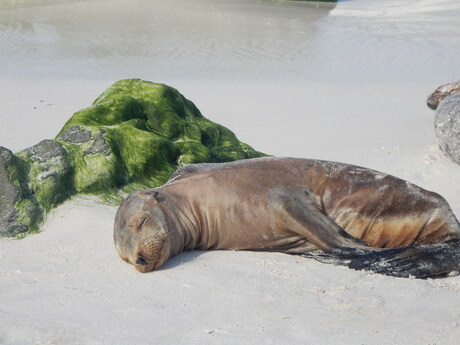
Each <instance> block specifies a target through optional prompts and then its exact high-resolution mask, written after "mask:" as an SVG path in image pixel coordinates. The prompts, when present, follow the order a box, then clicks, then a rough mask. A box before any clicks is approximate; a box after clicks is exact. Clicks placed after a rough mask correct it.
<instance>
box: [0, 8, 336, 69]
mask: <svg viewBox="0 0 460 345" xmlns="http://www.w3.org/2000/svg"><path fill="white" fill-rule="evenodd" d="M7 3H8V2H7ZM9 3H12V1H9ZM17 3H18V4H17V5H7V4H4V5H3V6H2V5H0V49H1V50H2V51H3V54H1V55H0V66H1V67H0V69H1V73H2V75H4V76H5V75H6V76H27V77H34V76H38V77H43V76H44V75H45V74H46V75H48V76H58V77H91V78H101V77H112V76H116V75H121V74H122V73H123V72H125V73H131V74H143V73H145V72H146V71H148V72H150V73H156V74H157V75H160V76H171V75H174V76H181V77H186V78H187V77H193V76H202V77H219V76H222V75H227V76H235V74H236V75H237V76H238V75H248V74H249V75H256V76H257V75H259V74H261V73H262V74H263V73H265V72H267V71H273V70H275V71H276V70H281V71H282V70H289V69H290V67H289V65H290V64H291V63H292V62H293V61H295V60H296V59H297V58H298V57H299V56H302V55H303V54H304V53H305V50H308V46H309V41H310V40H311V39H312V37H314V35H315V34H316V32H317V29H316V27H315V23H316V22H317V21H318V20H320V19H321V18H324V17H325V16H327V15H328V13H329V12H330V10H331V9H332V8H333V7H334V6H335V4H320V3H316V4H311V3H308V2H287V1H281V2H280V1H258V0H244V1H243V0H226V1H223V0H195V1H190V0H173V1H171V0H156V1H147V0H133V1H129V2H126V1H120V0H114V1H97V0H96V1H41V2H36V1H34V2H32V1H22V2H20V1H18V2H17ZM0 4H1V2H0ZM19 66H21V68H18V67H19Z"/></svg>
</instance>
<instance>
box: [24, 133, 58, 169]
mask: <svg viewBox="0 0 460 345" xmlns="http://www.w3.org/2000/svg"><path fill="white" fill-rule="evenodd" d="M27 150H28V151H29V153H30V158H31V159H32V160H33V161H34V162H39V163H43V162H46V161H49V160H51V159H52V158H56V157H64V156H65V154H66V150H65V149H64V148H63V147H62V146H61V145H59V144H57V143H56V142H54V141H52V140H49V139H45V140H42V141H40V142H39V143H38V144H36V145H34V146H32V147H30V148H28V149H27Z"/></svg>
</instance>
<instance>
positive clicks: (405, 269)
mask: <svg viewBox="0 0 460 345" xmlns="http://www.w3.org/2000/svg"><path fill="white" fill-rule="evenodd" d="M303 256H305V257H310V258H314V259H316V260H318V261H321V262H325V263H332V264H335V265H345V266H348V267H350V268H352V269H355V270H366V271H372V272H375V273H380V274H385V275H389V276H394V277H415V278H430V277H442V276H446V275H449V274H451V273H454V272H458V271H459V270H460V239H453V240H450V241H447V242H443V243H437V244H431V245H412V246H408V247H401V248H393V249H386V250H381V251H375V252H371V253H366V254H364V255H359V254H358V255H356V254H354V253H349V254H347V253H345V252H344V251H337V252H331V253H322V252H319V251H316V252H311V253H305V254H303Z"/></svg>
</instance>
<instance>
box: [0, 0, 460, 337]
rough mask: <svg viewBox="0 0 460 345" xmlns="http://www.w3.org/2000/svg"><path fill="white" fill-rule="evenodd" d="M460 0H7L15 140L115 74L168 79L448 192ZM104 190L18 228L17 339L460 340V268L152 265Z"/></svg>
mask: <svg viewBox="0 0 460 345" xmlns="http://www.w3.org/2000/svg"><path fill="white" fill-rule="evenodd" d="M459 13H460V4H459V3H458V1H456V0H442V1H440V0H438V1H434V0H383V1H382V0H380V1H377V0H350V1H342V2H338V3H337V4H318V3H315V4H308V3H301V2H282V1H262V0H260V1H257V0H246V1H243V0H227V1H223V0H156V1H147V0H134V1H130V2H129V3H128V2H126V1H119V0H115V1H57V0H55V1H52V0H49V1H32V0H29V1H27V0H24V1H3V2H1V1H0V52H1V53H0V73H1V76H2V77H1V79H0V120H1V125H0V145H1V146H4V147H7V148H9V149H10V150H12V151H19V150H22V149H24V148H26V147H29V146H31V145H34V144H36V143H37V142H39V141H40V140H42V139H45V138H53V137H54V136H55V135H56V134H57V133H58V132H59V130H60V129H61V128H62V126H63V125H64V123H65V121H66V120H67V119H68V118H69V117H70V116H71V115H72V114H73V113H74V112H76V111H78V110H80V109H82V108H84V107H87V106H89V105H90V104H91V103H92V102H93V100H94V99H95V98H96V97H97V96H98V95H99V94H100V93H101V92H102V91H104V90H105V89H106V88H107V87H108V86H110V85H111V84H112V83H113V82H115V81H117V80H119V79H123V78H141V79H145V80H150V81H153V82H160V83H166V84H168V85H171V86H173V87H175V88H177V89H178V90H179V91H180V92H181V93H182V94H183V95H184V96H185V97H187V98H188V99H190V100H192V101H193V102H194V103H195V105H196V106H197V107H198V108H199V109H200V110H201V112H202V113H203V115H204V116H206V117H207V118H209V119H210V120H212V121H214V122H217V123H220V124H222V125H224V126H226V127H228V128H229V129H231V130H232V131H233V132H234V133H235V134H236V135H237V136H238V138H239V139H240V140H241V141H243V142H246V143H248V144H249V145H251V146H252V147H254V148H255V149H256V150H259V151H262V152H265V153H269V154H273V155H276V156H293V157H308V158H320V159H327V160H335V161H341V162H347V163H353V164H357V165H361V166H366V167H369V168H373V169H376V170H380V171H384V172H386V173H390V174H393V175H396V176H398V177H401V178H404V179H407V180H409V181H410V182H413V183H415V184H417V185H419V186H421V187H423V188H426V189H428V190H432V191H435V192H437V193H439V194H441V195H442V196H444V197H445V198H446V199H447V200H448V202H449V203H450V205H451V207H452V209H453V211H454V213H455V214H457V215H458V216H460V194H459V193H458V189H457V187H456V183H455V182H456V181H459V180H460V166H459V165H457V164H455V163H454V162H452V161H451V160H449V159H448V158H447V157H446V156H444V154H443V153H442V152H441V151H440V150H439V148H438V146H437V139H436V137H435V135H434V130H433V118H434V112H433V111H432V110H430V109H429V108H428V107H427V106H426V104H425V102H426V97H427V96H428V95H429V94H430V93H431V92H432V91H433V90H434V89H435V88H436V87H438V86H439V85H441V84H444V83H447V82H451V81H456V80H459V79H460V70H459V63H458V52H460V41H459V40H458V34H457V31H458V27H460V16H459V15H458V14H459ZM115 212H116V207H112V206H107V205H103V204H101V203H99V202H98V201H97V200H96V199H95V198H93V197H90V196H81V197H78V198H75V199H73V200H71V201H69V202H67V203H65V204H63V205H62V206H60V207H58V208H57V209H56V210H54V211H52V212H51V213H50V214H49V215H48V217H47V219H46V221H45V224H44V225H43V227H42V231H41V232H40V233H39V234H36V235H32V236H28V237H26V238H25V239H23V240H11V239H0V301H1V302H0V344H8V345H10V344H196V343H204V344H210V343H217V344H427V345H428V344H433V345H434V344H452V345H454V344H455V345H456V344H458V339H459V337H460V321H459V320H460V311H459V309H458V301H459V297H458V296H459V291H460V277H458V276H457V277H452V278H446V279H438V280H415V279H398V278H391V277H385V276H381V275H375V274H370V273H366V272H357V271H352V270H349V269H347V268H343V267H335V266H332V265H326V264H320V263H318V262H315V261H312V260H308V259H305V258H298V257H292V256H288V255H283V254H276V253H259V252H257V253H254V252H230V251H219V252H217V251H215V252H198V251H194V252H188V253H183V254H181V255H179V256H177V257H175V258H173V259H171V260H170V261H168V263H167V264H166V265H165V266H164V268H162V269H161V270H159V271H156V272H153V273H149V274H140V273H138V272H136V271H135V270H134V269H133V268H132V267H131V266H130V265H127V264H126V263H124V262H123V261H121V260H120V259H119V258H118V256H117V254H116V251H115V248H114V245H113V241H112V227H113V218H114V215H115Z"/></svg>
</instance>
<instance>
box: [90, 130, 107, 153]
mask: <svg viewBox="0 0 460 345" xmlns="http://www.w3.org/2000/svg"><path fill="white" fill-rule="evenodd" d="M104 134H105V131H104V130H103V129H101V130H99V133H98V134H97V135H96V138H94V143H93V146H91V148H90V149H89V151H88V152H86V154H88V155H90V156H94V155H98V154H102V155H106V156H108V155H110V146H109V145H107V143H106V141H105V139H104Z"/></svg>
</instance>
